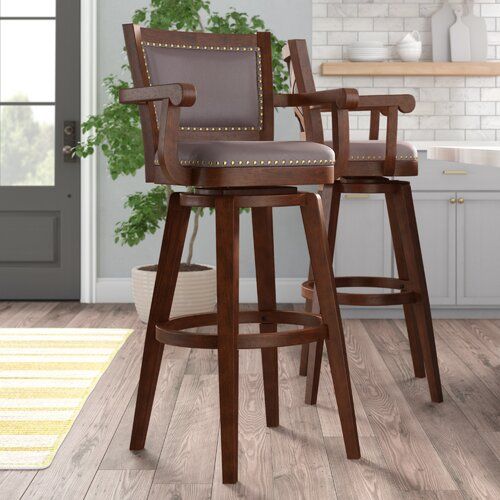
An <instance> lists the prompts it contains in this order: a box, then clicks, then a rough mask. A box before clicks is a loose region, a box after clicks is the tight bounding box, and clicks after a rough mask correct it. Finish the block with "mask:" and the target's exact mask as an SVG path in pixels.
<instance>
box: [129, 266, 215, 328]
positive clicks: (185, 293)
mask: <svg viewBox="0 0 500 500" xmlns="http://www.w3.org/2000/svg"><path fill="white" fill-rule="evenodd" d="M141 267H146V266H139V267H134V268H133V269H132V295H133V297H134V303H135V308H136V310H137V314H138V315H139V318H140V320H141V321H142V322H144V323H147V321H148V318H149V310H150V308H151V299H152V297H153V289H154V285H155V280H156V272H155V271H144V270H142V269H141ZM206 267H209V268H210V269H204V270H200V271H189V272H187V271H181V272H180V273H179V276H178V278H177V286H176V288H175V293H174V302H173V304H172V311H171V313H170V317H171V318H173V317H176V316H184V315H186V314H199V313H205V312H213V311H214V308H215V304H216V303H217V274H216V271H215V268H214V267H211V266H206Z"/></svg>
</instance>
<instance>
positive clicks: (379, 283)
mask: <svg viewBox="0 0 500 500" xmlns="http://www.w3.org/2000/svg"><path fill="white" fill-rule="evenodd" d="M407 284H408V281H406V280H401V279H396V278H379V277H376V276H346V277H341V278H335V286H336V287H337V288H349V287H367V288H391V289H394V290H400V291H399V292H398V293H341V292H337V297H338V301H339V304H341V305H344V306H396V305H402V304H413V303H415V302H417V301H418V300H419V294H418V293H416V292H407V291H405V287H406V285H407ZM301 289H302V297H304V298H305V299H307V300H312V299H313V295H314V281H305V282H304V283H302V288H301Z"/></svg>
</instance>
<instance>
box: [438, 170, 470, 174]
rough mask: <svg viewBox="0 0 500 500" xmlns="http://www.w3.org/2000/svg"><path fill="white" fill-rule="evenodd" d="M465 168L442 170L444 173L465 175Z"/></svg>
mask: <svg viewBox="0 0 500 500" xmlns="http://www.w3.org/2000/svg"><path fill="white" fill-rule="evenodd" d="M467 173H468V172H467V170H443V174H444V175H467Z"/></svg>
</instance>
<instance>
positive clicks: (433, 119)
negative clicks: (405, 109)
mask: <svg viewBox="0 0 500 500" xmlns="http://www.w3.org/2000/svg"><path fill="white" fill-rule="evenodd" d="M420 128H422V129H434V130H437V129H448V128H450V117H449V116H421V117H420Z"/></svg>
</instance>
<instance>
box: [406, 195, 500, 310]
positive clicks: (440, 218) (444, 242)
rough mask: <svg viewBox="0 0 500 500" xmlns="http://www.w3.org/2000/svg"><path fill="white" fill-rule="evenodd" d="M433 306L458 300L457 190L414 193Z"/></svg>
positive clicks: (450, 303)
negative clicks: (455, 191)
mask: <svg viewBox="0 0 500 500" xmlns="http://www.w3.org/2000/svg"><path fill="white" fill-rule="evenodd" d="M413 197H414V201H415V213H416V217H417V224H418V232H419V236H420V245H421V247H422V256H423V259H424V268H425V275H426V278H427V287H428V289H429V298H430V301H431V305H436V306H441V305H453V304H455V303H456V279H455V276H456V229H455V228H456V206H457V204H456V193H454V192H438V193H422V192H420V193H413ZM499 220H500V219H499Z"/></svg>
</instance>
